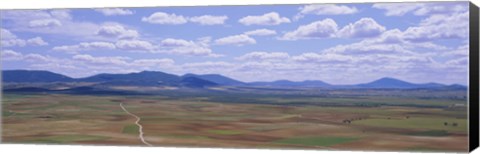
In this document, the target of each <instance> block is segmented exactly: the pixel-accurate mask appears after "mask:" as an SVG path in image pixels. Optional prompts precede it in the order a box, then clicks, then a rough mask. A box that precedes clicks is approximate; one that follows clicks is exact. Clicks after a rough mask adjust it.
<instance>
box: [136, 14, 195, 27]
mask: <svg viewBox="0 0 480 154" xmlns="http://www.w3.org/2000/svg"><path fill="white" fill-rule="evenodd" d="M142 21H143V22H148V23H152V24H169V25H179V24H185V23H187V18H185V17H183V16H181V15H176V14H167V13H165V12H156V13H153V14H151V15H150V16H149V17H142Z"/></svg>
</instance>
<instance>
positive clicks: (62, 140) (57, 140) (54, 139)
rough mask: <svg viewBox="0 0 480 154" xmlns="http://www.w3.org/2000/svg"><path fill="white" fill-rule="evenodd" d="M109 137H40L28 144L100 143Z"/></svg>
mask: <svg viewBox="0 0 480 154" xmlns="http://www.w3.org/2000/svg"><path fill="white" fill-rule="evenodd" d="M105 139H108V137H104V136H93V135H56V136H48V137H40V138H36V139H33V140H29V141H27V142H34V143H59V144H61V143H72V142H80V141H98V140H105Z"/></svg>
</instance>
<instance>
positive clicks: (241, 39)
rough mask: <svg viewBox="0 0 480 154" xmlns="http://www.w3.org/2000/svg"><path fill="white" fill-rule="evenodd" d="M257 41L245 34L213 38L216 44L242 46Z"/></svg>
mask: <svg viewBox="0 0 480 154" xmlns="http://www.w3.org/2000/svg"><path fill="white" fill-rule="evenodd" d="M255 43H257V41H255V39H253V38H251V37H249V36H248V35H245V34H240V35H232V36H227V37H223V38H219V39H217V40H215V44H218V45H237V46H243V45H248V44H255Z"/></svg>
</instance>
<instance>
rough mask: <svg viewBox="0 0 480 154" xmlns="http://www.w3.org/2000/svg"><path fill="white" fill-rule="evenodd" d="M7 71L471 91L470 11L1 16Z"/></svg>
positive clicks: (425, 6) (430, 7) (343, 7)
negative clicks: (146, 73)
mask: <svg viewBox="0 0 480 154" xmlns="http://www.w3.org/2000/svg"><path fill="white" fill-rule="evenodd" d="M0 17H1V22H2V24H1V47H2V48H1V52H2V69H4V70H10V69H29V70H49V71H53V72H57V73H61V74H65V75H68V76H72V77H85V76H89V75H93V74H98V73H129V72H139V71H142V70H153V71H163V72H167V73H172V74H178V75H182V74H185V73H197V74H210V73H216V74H223V75H226V76H229V77H232V78H234V79H238V80H242V81H273V80H280V79H287V80H292V81H302V80H322V81H326V82H329V83H334V84H351V83H362V82H369V81H372V80H375V79H378V78H381V77H394V78H398V79H403V80H407V81H411V82H417V83H423V82H439V83H446V84H452V83H460V84H466V83H467V76H468V74H467V73H468V2H435V3H434V2H431V3H378V4H370V3H364V4H318V5H257V6H198V7H192V6H190V7H156V8H154V7H152V8H103V9H58V10H2V11H1V16H0Z"/></svg>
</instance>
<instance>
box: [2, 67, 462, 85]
mask: <svg viewBox="0 0 480 154" xmlns="http://www.w3.org/2000/svg"><path fill="white" fill-rule="evenodd" d="M2 80H3V82H4V83H54V82H89V83H96V84H99V85H107V86H179V87H192V88H204V87H211V86H253V87H295V88H301V87H305V88H307V87H308V88H315V87H317V88H366V89H422V88H455V89H459V88H460V89H466V86H464V85H459V84H453V85H445V84H440V83H410V82H406V81H402V80H399V79H395V78H390V77H384V78H381V79H378V80H375V81H372V82H368V83H362V84H354V85H332V84H329V83H326V82H323V81H319V80H306V81H300V82H295V81H289V80H278V81H273V82H242V81H238V80H235V79H232V78H229V77H226V76H223V75H219V74H204V75H198V74H191V73H189V74H185V75H182V76H178V75H174V74H168V73H164V72H159V71H142V72H138V73H127V74H97V75H93V76H90V77H85V78H71V77H68V76H65V75H62V74H57V73H53V72H49V71H41V70H4V71H2Z"/></svg>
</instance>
